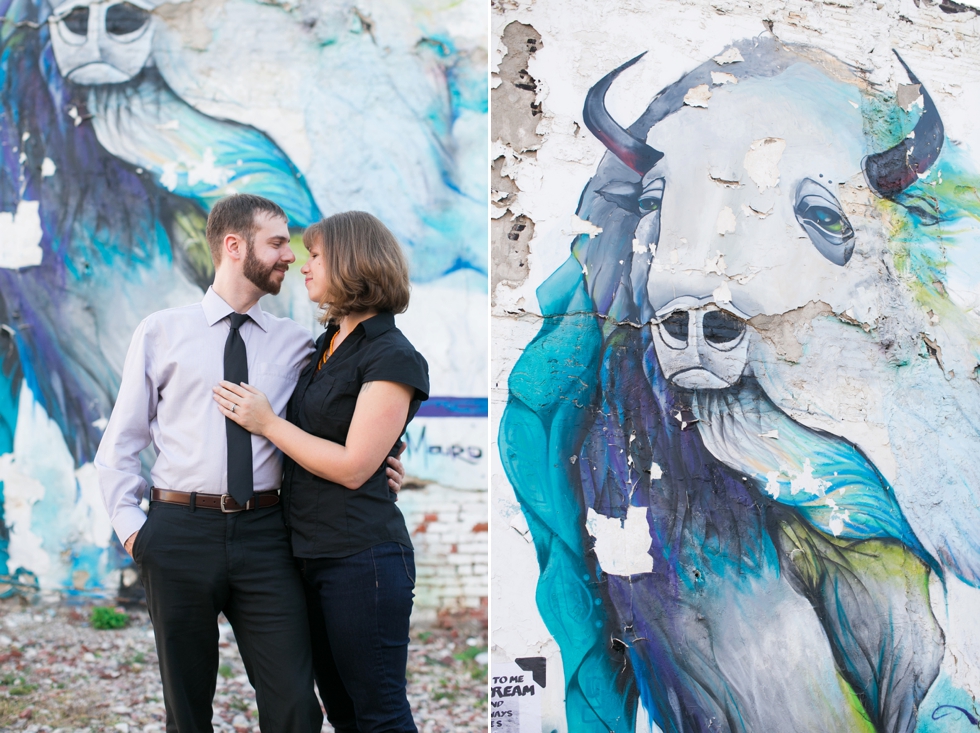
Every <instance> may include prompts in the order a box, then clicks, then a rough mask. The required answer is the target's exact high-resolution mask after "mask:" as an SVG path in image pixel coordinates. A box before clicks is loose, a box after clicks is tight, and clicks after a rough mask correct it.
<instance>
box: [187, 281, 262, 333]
mask: <svg viewBox="0 0 980 733" xmlns="http://www.w3.org/2000/svg"><path fill="white" fill-rule="evenodd" d="M201 307H202V308H204V317H205V318H207V319H208V325H209V326H213V325H214V324H215V323H217V322H218V321H220V320H222V319H223V318H227V317H228V316H229V315H230V314H232V313H234V312H235V309H234V308H232V307H231V306H230V305H228V304H227V303H226V302H225V300H224V298H222V297H221V296H220V295H218V294H217V293H216V292H214V288H208V292H206V293H205V294H204V299H203V300H202V301H201ZM247 315H248V317H249V318H251V319H252V322H253V323H255V325H256V326H258V327H259V328H261V329H262V330H263V331H266V332H268V330H269V329H268V327H267V326H268V324H266V321H265V311H263V310H262V307H261V306H260V305H259V304H258V303H256V304H255V305H253V306H252V307H251V308H249V309H248V311H247Z"/></svg>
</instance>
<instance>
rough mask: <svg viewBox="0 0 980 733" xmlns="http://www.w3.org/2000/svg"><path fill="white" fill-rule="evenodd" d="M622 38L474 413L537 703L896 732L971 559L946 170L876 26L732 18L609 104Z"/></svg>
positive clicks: (954, 216)
mask: <svg viewBox="0 0 980 733" xmlns="http://www.w3.org/2000/svg"><path fill="white" fill-rule="evenodd" d="M637 61H639V57H638V58H636V59H633V60H632V61H629V62H627V63H626V64H623V65H622V66H620V67H619V68H617V69H615V70H613V71H612V72H611V73H609V74H608V75H607V76H606V77H604V78H603V79H602V80H600V81H599V82H598V83H596V84H595V85H594V87H593V88H592V90H591V91H590V93H589V95H588V97H587V99H586V101H585V109H584V121H585V124H586V126H587V127H588V128H589V130H590V131H591V132H592V134H594V135H595V136H596V137H597V138H598V139H599V140H600V141H601V142H602V143H603V144H604V145H605V146H606V148H607V151H608V152H607V153H606V154H605V156H604V157H603V159H602V161H601V163H600V164H599V166H598V169H597V171H596V173H595V176H594V177H593V178H592V180H591V181H590V182H589V184H588V185H587V187H586V189H585V191H584V192H583V194H582V197H581V200H580V203H579V207H578V210H577V212H576V213H577V215H578V216H579V217H580V218H581V219H584V220H587V221H588V222H590V223H591V224H592V225H593V226H594V227H597V228H598V229H599V230H600V231H599V233H598V234H595V235H594V236H589V235H581V236H579V237H578V238H576V239H575V241H574V242H573V244H572V254H571V257H570V258H569V260H568V261H567V262H566V263H565V265H564V266H562V267H561V268H559V269H558V270H557V271H556V272H555V273H554V274H553V275H552V276H551V278H550V279H549V280H548V281H547V282H546V283H545V284H544V285H543V286H542V287H541V288H540V290H539V291H538V297H539V301H540V306H541V309H542V313H543V314H544V315H545V316H552V317H547V318H545V325H544V326H542V328H541V330H540V332H539V333H538V335H537V336H536V338H535V339H534V340H533V341H532V342H531V343H530V344H529V345H528V346H527V348H526V350H525V352H524V354H523V356H522V357H521V359H520V360H519V361H518V362H517V364H516V366H515V367H514V370H513V372H512V375H511V378H510V383H509V390H510V398H509V402H508V406H507V409H506V411H505V413H504V415H503V417H502V420H501V427H500V449H501V457H502V460H503V464H504V467H505V469H506V471H507V475H508V478H509V479H510V481H511V483H512V484H513V486H514V488H515V491H516V494H517V497H518V500H519V502H520V504H521V508H522V509H523V512H524V514H525V516H526V518H527V521H528V525H529V527H530V530H531V534H532V536H533V538H534V542H535V547H536V550H537V557H538V561H539V565H540V571H541V572H540V578H539V582H538V594H537V601H538V608H539V611H540V613H541V616H542V618H543V619H544V621H545V623H546V624H547V625H548V628H549V631H550V632H551V633H552V635H553V636H554V638H555V639H556V641H557V642H558V644H559V646H560V648H561V653H562V661H563V666H564V670H565V677H566V680H565V681H566V717H567V720H568V729H569V730H570V731H592V730H597V731H598V730H615V731H632V730H634V728H635V727H636V716H637V715H638V714H639V715H641V716H643V717H644V719H648V720H649V721H651V722H652V724H654V725H656V726H659V728H660V729H662V730H663V731H666V732H670V733H673V732H675V731H676V732H680V731H685V732H686V731H766V732H768V731H816V730H823V731H858V730H860V731H865V730H875V731H903V732H905V731H913V730H915V729H916V726H917V722H919V721H920V720H922V719H925V718H926V715H925V714H924V713H928V715H929V716H933V715H936V716H937V717H939V716H941V715H946V714H947V713H948V712H949V710H946V709H944V710H940V707H948V706H941V705H939V704H938V703H937V704H935V705H932V706H931V707H928V706H927V707H923V704H924V700H925V699H926V695H927V694H928V693H929V691H930V689H931V688H933V687H934V686H935V685H936V684H937V679H939V677H940V663H941V661H942V659H943V654H944V644H945V636H944V629H943V628H942V625H941V622H940V620H938V619H937V613H936V612H935V608H937V607H941V606H942V603H943V594H944V589H945V587H946V584H947V583H948V582H956V583H960V584H966V585H967V586H973V587H976V586H977V585H978V584H980V552H978V550H980V531H978V530H977V527H980V502H978V500H977V498H976V497H977V489H976V487H975V482H976V478H975V477H977V476H978V475H980V471H978V469H980V465H978V464H980V461H978V459H980V435H978V432H977V423H976V419H975V417H974V416H975V415H978V414H980V410H978V408H980V387H978V385H977V383H976V380H975V379H974V378H973V370H974V368H975V367H976V365H977V363H978V361H980V357H978V355H980V352H978V349H977V345H978V340H977V337H978V334H980V320H978V319H977V317H976V315H975V314H974V313H973V312H972V309H973V308H974V306H975V305H976V299H977V296H978V295H980V289H978V287H977V283H976V276H977V274H978V271H977V269H976V267H975V265H974V263H973V262H972V259H973V252H972V251H971V248H973V247H974V242H975V241H976V235H977V230H976V222H977V220H978V217H980V201H978V199H977V196H976V179H975V176H973V174H971V173H970V172H969V170H968V166H967V165H966V163H964V161H963V156H962V153H961V152H960V151H958V150H957V146H956V145H955V144H953V143H952V142H951V141H949V140H948V139H947V138H946V135H945V132H944V129H943V124H942V121H941V117H940V112H939V110H938V109H937V106H936V104H935V102H934V100H933V99H932V97H931V96H930V94H929V92H928V90H927V89H925V87H924V86H923V85H921V84H920V83H919V80H918V79H917V78H916V76H915V74H914V70H913V69H912V68H911V64H909V65H907V64H906V62H905V61H904V60H903V59H902V58H901V57H900V56H898V54H896V70H897V73H899V74H900V75H902V77H907V79H908V83H907V84H903V85H902V87H901V88H900V90H899V92H900V93H899V94H897V95H896V94H895V93H894V92H893V91H891V92H890V91H886V90H882V89H880V88H878V87H876V86H874V85H873V84H871V83H870V82H869V81H868V80H867V78H866V76H865V75H863V74H862V73H861V72H860V71H859V70H857V69H854V68H851V67H849V66H847V65H846V64H844V63H842V62H841V61H839V60H837V59H836V58H833V57H831V56H829V55H828V54H826V53H824V52H822V51H820V50H819V49H815V48H812V47H808V46H801V45H785V44H782V43H780V42H779V41H777V40H775V39H772V38H768V37H762V38H758V39H751V40H747V41H742V42H739V43H736V44H735V45H733V46H732V47H731V48H729V49H728V50H726V51H725V53H724V54H722V55H720V56H718V57H716V58H715V59H714V60H711V61H708V62H706V63H704V64H702V65H701V66H699V67H698V68H696V69H694V70H693V71H691V72H690V73H688V74H686V75H684V76H683V77H682V78H681V79H680V80H679V81H677V82H676V83H674V84H672V85H670V86H668V87H666V88H665V89H663V90H662V91H661V92H660V93H659V94H657V95H656V97H655V98H654V99H653V101H652V102H651V103H650V104H649V106H648V107H647V108H646V110H645V111H644V113H643V114H642V115H641V116H640V118H639V119H638V120H636V121H635V122H633V123H632V124H631V125H629V126H628V127H626V126H624V125H622V124H621V123H619V122H617V121H616V120H615V119H614V118H613V117H612V116H611V115H610V113H609V112H608V111H607V109H606V106H605V97H606V94H607V92H610V90H613V91H612V93H615V92H614V87H615V83H614V82H615V80H616V78H617V77H618V76H619V75H620V74H621V73H623V72H624V71H626V70H627V69H628V68H629V67H630V66H632V65H633V64H635V63H636V62H637ZM902 81H903V82H904V81H905V78H902ZM938 615H939V616H941V614H938ZM638 710H639V713H638V712H637V711H638ZM962 714H964V715H966V716H967V717H969V715H970V714H969V713H968V712H967V711H965V710H963V711H962Z"/></svg>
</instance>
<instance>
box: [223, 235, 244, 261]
mask: <svg viewBox="0 0 980 733" xmlns="http://www.w3.org/2000/svg"><path fill="white" fill-rule="evenodd" d="M221 246H222V249H223V250H224V252H223V254H224V255H225V256H226V257H230V258H231V259H233V260H243V259H245V240H244V239H242V237H241V236H240V235H238V234H235V233H234V232H229V233H228V234H226V235H225V238H224V241H223V242H222V243H221Z"/></svg>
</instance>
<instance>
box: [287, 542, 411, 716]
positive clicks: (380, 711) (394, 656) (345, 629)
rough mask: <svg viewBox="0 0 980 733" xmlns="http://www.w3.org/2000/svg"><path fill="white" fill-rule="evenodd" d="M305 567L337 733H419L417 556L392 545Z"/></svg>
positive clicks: (313, 630)
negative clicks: (410, 676) (414, 656)
mask: <svg viewBox="0 0 980 733" xmlns="http://www.w3.org/2000/svg"><path fill="white" fill-rule="evenodd" d="M300 563H301V565H300V566H301V568H302V571H303V581H304V587H305V590H306V604H307V609H308V613H309V618H310V635H311V637H312V642H313V671H314V674H315V676H316V683H317V689H319V691H320V699H321V700H323V706H324V707H325V708H326V710H327V720H329V721H330V724H331V725H332V726H333V727H334V728H335V729H336V731H337V733H381V731H385V732H386V733H387V732H390V733H417V731H418V729H417V728H416V727H415V722H414V721H413V720H412V711H411V709H410V708H409V705H408V697H407V696H406V693H405V666H406V664H407V662H408V621H409V617H410V616H411V614H412V598H413V597H414V593H413V590H414V589H415V555H414V553H413V552H412V550H411V548H409V547H405V546H403V545H400V544H398V543H397V542H385V543H383V544H380V545H375V546H374V547H371V548H369V549H367V550H364V551H363V552H358V553H357V554H355V555H351V556H350V557H344V558H339V559H332V558H317V559H313V560H308V559H307V560H301V561H300Z"/></svg>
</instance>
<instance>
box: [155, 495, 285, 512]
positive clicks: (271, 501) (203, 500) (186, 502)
mask: <svg viewBox="0 0 980 733" xmlns="http://www.w3.org/2000/svg"><path fill="white" fill-rule="evenodd" d="M150 501H162V502H163V503H164V504H180V505H181V506H189V507H194V508H195V509H218V510H219V511H220V512H221V513H222V514H234V513H235V512H247V511H249V510H251V509H265V508H266V507H270V506H275V505H276V504H278V503H279V489H274V490H272V491H262V492H260V493H257V494H254V495H253V496H252V498H251V499H249V500H248V501H247V502H245V506H242V505H241V504H239V503H238V502H237V501H235V499H234V497H233V496H232V495H231V494H198V493H193V492H187V491H169V490H168V489H151V490H150Z"/></svg>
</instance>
